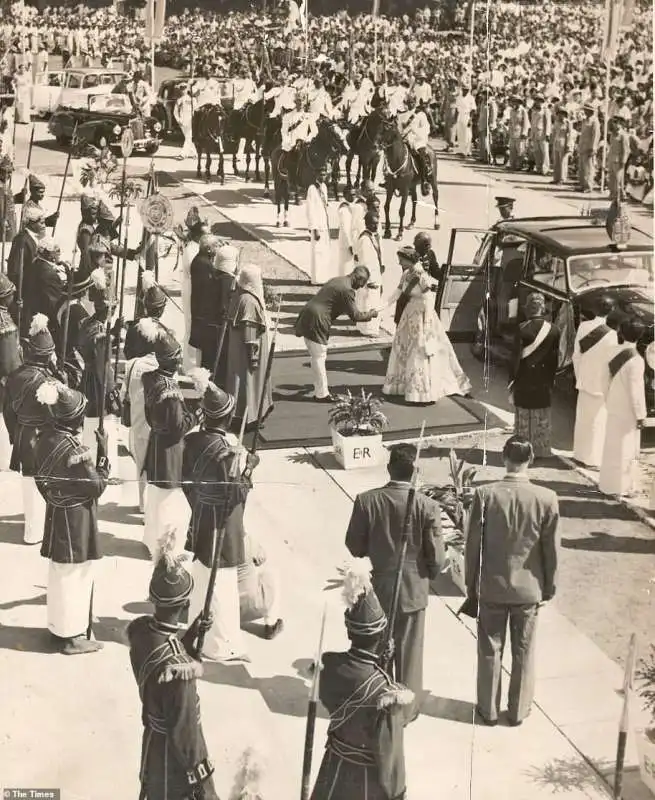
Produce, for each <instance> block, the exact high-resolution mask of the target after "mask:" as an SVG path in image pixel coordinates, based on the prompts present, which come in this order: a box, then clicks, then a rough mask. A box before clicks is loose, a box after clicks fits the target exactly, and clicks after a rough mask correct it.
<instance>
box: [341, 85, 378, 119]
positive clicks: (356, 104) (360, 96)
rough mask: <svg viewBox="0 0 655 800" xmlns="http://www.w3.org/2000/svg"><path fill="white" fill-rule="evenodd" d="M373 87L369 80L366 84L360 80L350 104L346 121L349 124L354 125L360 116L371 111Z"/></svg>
mask: <svg viewBox="0 0 655 800" xmlns="http://www.w3.org/2000/svg"><path fill="white" fill-rule="evenodd" d="M374 92H375V87H374V86H373V84H371V83H370V81H369V82H368V83H367V84H364V83H363V82H362V85H361V86H360V87H359V91H358V92H357V95H356V96H355V99H354V100H353V101H352V102H351V104H350V111H349V112H348V122H350V124H351V125H356V124H357V123H358V122H359V120H360V119H361V118H362V117H365V116H366V115H367V114H370V113H371V100H372V99H373V93H374Z"/></svg>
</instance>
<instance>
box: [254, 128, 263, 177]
mask: <svg viewBox="0 0 655 800" xmlns="http://www.w3.org/2000/svg"><path fill="white" fill-rule="evenodd" d="M260 158H261V144H260V141H259V137H257V139H255V180H256V181H257V183H259V182H260V181H261V179H262V174H261V172H260V171H259V160H260Z"/></svg>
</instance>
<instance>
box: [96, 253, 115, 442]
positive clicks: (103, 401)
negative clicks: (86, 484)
mask: <svg viewBox="0 0 655 800" xmlns="http://www.w3.org/2000/svg"><path fill="white" fill-rule="evenodd" d="M98 269H102V268H101V267H99V268H98ZM95 271H96V270H94V272H95ZM103 272H104V270H103ZM108 288H109V289H111V287H108ZM111 305H112V302H111V300H110V301H109V310H108V311H107V325H106V330H105V351H104V354H103V355H104V357H105V363H104V367H103V370H102V384H101V391H100V398H99V401H100V407H99V409H98V431H99V432H100V433H101V434H103V433H104V432H105V409H106V406H107V397H106V395H107V382H108V380H109V370H110V368H111Z"/></svg>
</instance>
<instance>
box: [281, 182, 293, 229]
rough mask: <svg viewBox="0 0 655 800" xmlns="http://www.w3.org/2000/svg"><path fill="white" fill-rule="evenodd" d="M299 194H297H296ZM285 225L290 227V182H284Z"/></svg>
mask: <svg viewBox="0 0 655 800" xmlns="http://www.w3.org/2000/svg"><path fill="white" fill-rule="evenodd" d="M296 196H297V195H296ZM282 225H283V227H285V228H288V227H289V182H288V181H285V182H284V222H283V223H282Z"/></svg>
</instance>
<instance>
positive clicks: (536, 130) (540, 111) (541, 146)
mask: <svg viewBox="0 0 655 800" xmlns="http://www.w3.org/2000/svg"><path fill="white" fill-rule="evenodd" d="M552 127H553V120H552V115H551V113H550V107H549V106H545V107H544V98H543V97H535V99H534V106H533V108H532V114H531V117H530V140H531V145H532V157H533V159H534V165H535V168H536V170H537V172H538V173H539V174H540V175H547V174H548V173H549V172H550V137H551V135H552Z"/></svg>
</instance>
